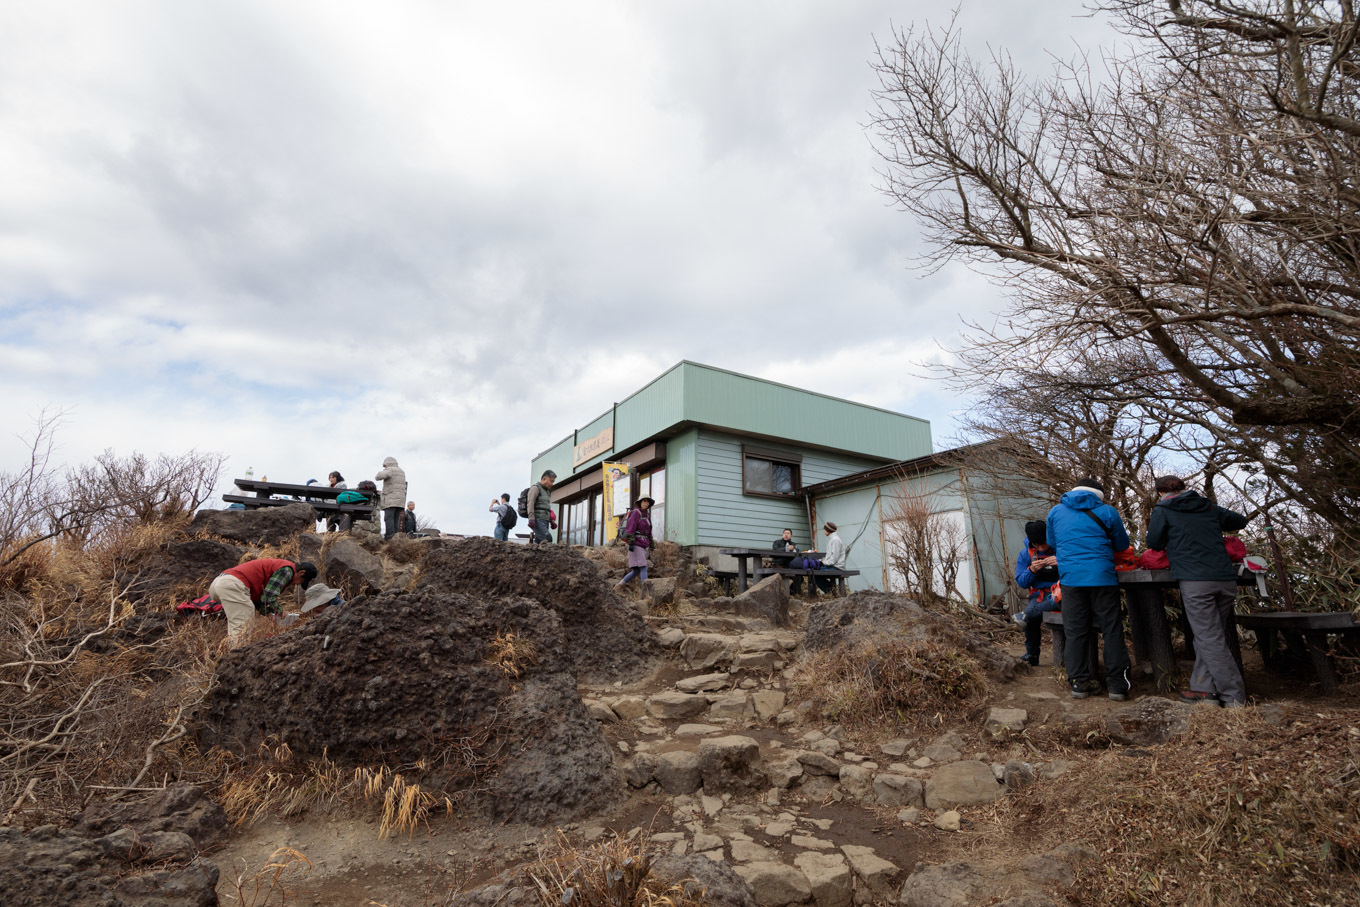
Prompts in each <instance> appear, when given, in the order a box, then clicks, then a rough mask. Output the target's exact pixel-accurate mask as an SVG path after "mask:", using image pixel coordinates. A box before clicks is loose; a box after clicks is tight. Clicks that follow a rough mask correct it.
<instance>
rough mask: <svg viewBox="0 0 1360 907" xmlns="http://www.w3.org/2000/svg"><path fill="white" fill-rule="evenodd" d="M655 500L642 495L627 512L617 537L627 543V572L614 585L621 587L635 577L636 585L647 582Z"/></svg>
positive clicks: (616, 587) (617, 587)
mask: <svg viewBox="0 0 1360 907" xmlns="http://www.w3.org/2000/svg"><path fill="white" fill-rule="evenodd" d="M655 503H656V502H655V501H653V500H652V499H651V498H649V497H647V496H646V495H643V496H642V497H640V498H638V502H637V505H636V506H635V507H634V508H633V509H632V510H630V511H629V512H628V519H627V520H625V521H624V524H623V531H622V532H620V533H619V538H621V539H623V540H624V541H625V542H627V543H628V572H627V573H625V574H624V575H623V579H621V580H619V581H618V584H617V585H615V586H614V588H615V589H622V588H623V587H624V586H626V585H628V584H629V583H630V582H632V580H633V578H634V577H637V580H638V585H639V586H641V585H642V584H643V583H645V582H647V553H648V552H649V551H651V549H652V518H651V516H650V513H649V512H650V511H651V509H652V505H653V504H655Z"/></svg>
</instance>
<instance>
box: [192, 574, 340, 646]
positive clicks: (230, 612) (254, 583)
mask: <svg viewBox="0 0 1360 907" xmlns="http://www.w3.org/2000/svg"><path fill="white" fill-rule="evenodd" d="M314 579H316V565H315V564H311V563H309V562H307V561H303V562H302V563H299V564H295V563H293V562H292V561H285V560H283V559H282V558H276V557H262V558H257V559H256V560H253V561H246V562H245V563H244V564H238V565H237V566H235V567H231V568H229V569H227V570H224V571H223V572H222V573H221V574H220V575H219V576H218V577H217V579H215V580H213V581H212V584H211V585H209V586H208V594H209V595H211V596H212V597H213V598H215V599H217V600H218V601H219V602H221V603H222V613H223V615H224V616H225V617H226V618H227V642H228V643H229V644H230V645H235V644H236V643H237V641H238V640H239V639H240V636H241V632H242V631H243V630H244V629H245V627H246V624H248V623H250V619H251V618H252V617H254V616H255V614H256V613H257V612H258V613H260V614H282V613H283V606H282V605H280V604H279V595H280V594H281V593H282V592H283V590H285V589H288V588H290V587H292V586H301V587H302V588H303V589H304V590H305V589H306V588H307V586H308V585H310V584H311V582H312V580H314Z"/></svg>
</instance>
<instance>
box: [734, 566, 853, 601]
mask: <svg viewBox="0 0 1360 907" xmlns="http://www.w3.org/2000/svg"><path fill="white" fill-rule="evenodd" d="M751 574H752V576H755V577H756V578H757V580H759V579H763V578H765V577H767V576H771V575H778V576H805V577H807V578H808V582H809V585H810V584H811V583H812V582H813V581H815V580H817V579H831V580H835V581H836V593H837V594H838V595H845V594H846V589H845V578H846V577H847V576H859V571H858V570H836V569H831V568H823V569H821V570H809V569H807V568H805V567H753V568H752V569H751Z"/></svg>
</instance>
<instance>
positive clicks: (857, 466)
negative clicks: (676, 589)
mask: <svg viewBox="0 0 1360 907" xmlns="http://www.w3.org/2000/svg"><path fill="white" fill-rule="evenodd" d="M742 443H743V441H742V439H741V438H739V437H736V436H733V435H727V434H722V433H718V432H711V431H700V432H699V433H698V444H697V447H696V454H697V456H696V468H697V474H698V478H697V482H696V491H697V494H696V499H697V500H696V514H697V520H696V529H697V531H696V533H695V542H694V543H695V544H698V545H716V546H719V547H743V546H752V547H757V546H759V547H763V546H766V545H769V544H771V543H772V542H773V541H774V540H775V539H777V538H779V534H780V533H781V532H783V531H784V529H785V527H787V528H790V529H792V530H793V539H794V541H795V542H796V543H797V544H798V545H800V546H802V547H811V546H812V543H813V539H812V538H811V536H810V535H809V531H808V514H807V507H806V505H805V503H804V500H803V498H802V497H798V498H792V499H780V498H767V497H762V496H756V495H747V494H743V492H742V480H741V466H742V464H741V449H742ZM759 446H760V447H762V448H765V449H768V450H775V451H781V452H785V453H794V454H801V455H802V458H803V461H802V481H803V484H804V485H811V484H814V483H816V482H825V481H827V480H828V479H836V478H840V477H841V476H846V475H850V474H851V473H855V472H860V471H862V470H864V469H868V468H870V467H872V466H877V465H880V464H879V463H878V462H877V461H874V460H867V459H862V458H857V457H847V456H841V455H837V454H829V453H825V452H823V451H814V450H806V449H799V448H797V447H793V446H791V445H787V444H769V443H767V442H761V443H760V445H759ZM668 452H669V448H668Z"/></svg>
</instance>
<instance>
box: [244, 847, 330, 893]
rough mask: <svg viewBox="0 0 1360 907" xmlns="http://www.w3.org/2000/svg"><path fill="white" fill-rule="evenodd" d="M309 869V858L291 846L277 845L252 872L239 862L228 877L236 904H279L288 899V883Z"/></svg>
mask: <svg viewBox="0 0 1360 907" xmlns="http://www.w3.org/2000/svg"><path fill="white" fill-rule="evenodd" d="M311 870H312V861H311V860H309V859H307V857H306V855H304V854H303V853H301V852H300V851H297V850H294V849H293V848H291V847H280V848H278V849H277V850H275V851H274V852H273V853H272V854H270V856H269V859H268V860H267V861H266V862H265V864H264V865H263V866H261V867H260V868H259V869H257V870H255V871H254V872H252V871H251V870H250V866H249V864H247V863H246V862H245V861H244V860H242V861H240V865H239V867H237V870H236V875H235V877H233V878H232V879H231V887H232V890H233V891H234V892H235V893H236V903H237V904H240V905H241V907H274V905H276V904H277V905H279V907H283V905H284V904H287V903H288V901H289V899H290V898H291V893H290V892H289V890H288V886H289V885H291V884H293V883H294V882H296V881H299V880H301V879H302V878H303V877H304V876H306V875H307V873H309V872H311Z"/></svg>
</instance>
